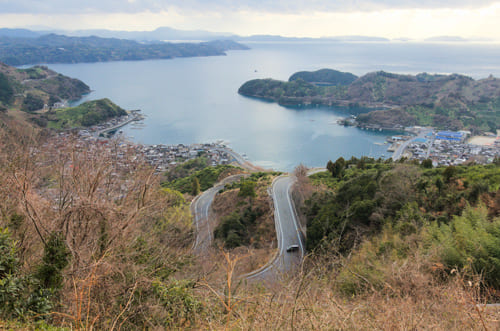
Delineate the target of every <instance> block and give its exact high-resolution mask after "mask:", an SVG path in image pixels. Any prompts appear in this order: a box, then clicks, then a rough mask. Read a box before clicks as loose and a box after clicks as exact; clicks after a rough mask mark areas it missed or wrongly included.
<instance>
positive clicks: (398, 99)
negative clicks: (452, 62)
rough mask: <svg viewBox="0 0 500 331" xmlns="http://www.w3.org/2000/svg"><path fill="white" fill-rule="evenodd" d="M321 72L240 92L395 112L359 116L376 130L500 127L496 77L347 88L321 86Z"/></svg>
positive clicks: (258, 83)
mask: <svg viewBox="0 0 500 331" xmlns="http://www.w3.org/2000/svg"><path fill="white" fill-rule="evenodd" d="M320 72H322V71H318V72H311V73H307V72H301V73H297V74H295V75H292V77H294V80H292V81H290V82H282V81H276V80H272V79H257V80H252V81H249V82H246V83H244V84H243V85H242V86H241V87H240V89H239V90H238V92H239V93H240V94H243V95H246V96H251V97H257V98H263V99H267V100H273V101H276V102H278V103H280V104H281V105H310V104H314V105H327V106H333V105H337V106H345V107H368V108H384V107H386V108H389V109H387V110H376V111H372V112H369V113H367V114H362V115H360V116H359V118H358V122H359V123H360V124H362V125H365V126H371V127H381V128H392V127H394V126H395V125H402V126H405V125H415V124H419V125H432V126H435V127H438V128H446V129H457V130H458V129H470V130H472V131H477V132H483V131H493V132H495V131H496V129H498V128H499V127H500V80H499V79H497V78H494V77H491V76H490V77H488V78H486V79H481V80H474V79H472V78H470V77H467V76H463V75H457V74H453V75H430V74H427V73H422V74H418V75H416V76H413V75H399V74H393V73H387V72H383V71H379V72H373V73H369V74H366V75H364V76H362V77H359V78H357V79H356V80H354V81H352V82H350V83H348V84H346V85H341V84H340V82H338V81H337V82H338V84H336V85H332V86H320V85H318V84H313V83H312V82H313V81H314V80H315V79H319V78H320V77H321V76H322V75H320V74H319V73H320ZM318 76H319V77H318ZM301 77H302V78H306V79H307V80H308V81H309V82H308V81H306V80H304V79H301ZM332 84H334V83H332ZM401 112H404V116H400V115H401Z"/></svg>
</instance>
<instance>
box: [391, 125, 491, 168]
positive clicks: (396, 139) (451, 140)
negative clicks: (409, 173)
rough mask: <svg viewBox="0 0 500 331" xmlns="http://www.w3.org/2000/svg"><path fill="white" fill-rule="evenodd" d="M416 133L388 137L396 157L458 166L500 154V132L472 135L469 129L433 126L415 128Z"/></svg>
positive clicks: (410, 129) (482, 160)
mask: <svg viewBox="0 0 500 331" xmlns="http://www.w3.org/2000/svg"><path fill="white" fill-rule="evenodd" d="M406 131H408V132H410V133H412V134H414V136H413V135H412V136H408V135H396V136H392V137H390V138H388V142H390V143H392V145H391V146H390V147H389V149H388V151H391V152H394V155H393V159H394V160H398V159H400V158H406V159H409V160H419V161H422V160H425V159H431V160H432V163H433V165H434V166H448V165H458V164H462V163H466V162H475V163H480V164H486V163H491V162H493V161H494V159H495V158H498V157H500V138H499V137H498V136H497V135H493V134H490V135H487V136H480V137H472V138H471V137H470V132H469V131H458V132H454V131H436V130H434V129H433V128H422V127H412V128H408V129H406Z"/></svg>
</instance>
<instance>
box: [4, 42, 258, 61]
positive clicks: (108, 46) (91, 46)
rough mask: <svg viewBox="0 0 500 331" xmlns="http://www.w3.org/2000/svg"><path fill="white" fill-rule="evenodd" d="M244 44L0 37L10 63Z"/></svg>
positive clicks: (215, 50) (195, 52)
mask: <svg viewBox="0 0 500 331" xmlns="http://www.w3.org/2000/svg"><path fill="white" fill-rule="evenodd" d="M245 49H248V47H247V46H244V45H242V44H239V43H237V42H235V41H232V40H215V41H209V42H200V43H170V42H155V43H139V42H136V41H133V40H126V39H116V38H100V37H95V36H91V37H68V36H64V35H57V34H48V35H43V36H40V37H36V38H27V37H7V36H0V61H1V62H4V63H6V64H9V65H13V66H20V65H25V64H40V63H81V62H108V61H137V60H151V59H172V58H177V57H195V56H216V55H226V53H225V51H228V50H245Z"/></svg>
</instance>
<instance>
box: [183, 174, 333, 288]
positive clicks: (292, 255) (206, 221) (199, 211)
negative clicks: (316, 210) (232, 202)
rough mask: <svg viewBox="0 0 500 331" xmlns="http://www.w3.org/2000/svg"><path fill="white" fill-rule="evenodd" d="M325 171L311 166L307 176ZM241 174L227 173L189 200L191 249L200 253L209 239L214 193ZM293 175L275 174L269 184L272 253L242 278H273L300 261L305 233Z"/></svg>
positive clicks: (285, 273) (291, 269)
mask: <svg viewBox="0 0 500 331" xmlns="http://www.w3.org/2000/svg"><path fill="white" fill-rule="evenodd" d="M320 171H325V169H323V168H317V169H312V170H310V171H309V172H308V176H310V175H312V174H314V173H317V172H320ZM242 176H245V175H242V174H239V175H234V176H230V177H228V178H226V179H224V180H223V181H221V182H219V183H217V184H216V185H215V186H214V187H212V188H211V189H208V190H206V191H205V192H203V193H202V194H200V195H199V196H198V197H197V198H196V199H195V200H193V202H192V204H191V211H192V213H193V215H194V224H195V226H196V242H195V244H194V250H195V252H196V253H197V254H199V255H203V254H204V252H207V251H208V248H209V246H210V245H211V243H212V240H213V238H212V236H213V225H212V224H211V223H212V221H213V218H214V217H212V216H213V215H211V205H212V202H213V200H214V197H215V195H216V194H217V192H219V190H221V189H222V188H223V187H224V185H226V184H228V183H231V182H234V181H237V180H239V179H240V178H241V177H242ZM295 181H296V178H295V176H291V175H287V176H280V177H277V178H275V180H274V181H273V184H272V186H271V188H270V194H271V196H272V199H273V204H274V222H275V227H276V235H277V242H278V249H277V251H276V254H275V255H274V257H273V258H272V259H271V260H270V261H269V262H268V263H267V264H266V265H265V266H263V267H262V268H260V269H258V270H256V271H254V272H251V273H248V274H246V275H243V276H242V277H243V278H247V279H251V280H258V281H259V280H260V281H275V280H280V279H282V277H283V276H286V275H291V274H293V273H292V271H293V270H294V269H296V268H297V267H298V266H299V265H300V263H301V262H302V260H303V258H304V254H305V237H304V234H303V232H302V231H301V230H300V226H299V223H298V216H297V212H296V210H295V206H294V203H293V201H292V197H291V191H292V187H293V184H294V183H295ZM294 245H296V246H297V248H298V249H295V250H292V251H287V248H289V247H291V246H294Z"/></svg>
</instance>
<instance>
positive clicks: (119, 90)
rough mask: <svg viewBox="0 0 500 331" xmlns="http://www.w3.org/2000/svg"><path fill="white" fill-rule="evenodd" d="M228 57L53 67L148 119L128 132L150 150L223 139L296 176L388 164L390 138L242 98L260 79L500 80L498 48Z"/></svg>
mask: <svg viewBox="0 0 500 331" xmlns="http://www.w3.org/2000/svg"><path fill="white" fill-rule="evenodd" d="M248 45H249V46H250V47H251V48H252V49H251V50H248V51H230V52H228V55H227V56H218V57H198V58H178V59H173V60H151V61H135V62H125V61H124V62H107V63H81V64H58V65H50V68H51V69H53V70H56V71H58V72H61V73H63V74H65V75H68V76H71V77H75V78H78V79H81V80H83V81H84V82H85V83H87V84H88V85H89V86H90V87H91V89H92V90H93V92H92V93H91V94H89V95H88V96H86V97H85V98H84V100H91V99H98V98H104V97H107V98H110V99H111V100H113V101H114V102H115V103H117V104H118V105H120V106H121V107H123V108H125V109H141V110H142V112H143V114H144V115H146V116H147V117H146V119H145V121H144V124H145V125H144V127H143V128H141V129H137V128H134V127H133V126H130V125H129V126H127V127H125V128H124V129H123V131H124V133H125V134H126V135H128V136H129V137H131V139H132V140H134V141H137V142H140V143H146V144H179V143H184V144H191V143H204V142H213V141H217V140H223V141H225V142H227V143H228V145H229V146H230V147H232V148H233V149H234V150H235V151H237V152H239V153H245V154H247V156H248V158H249V159H250V160H251V161H252V162H253V163H255V164H257V165H260V166H263V167H266V168H273V169H277V170H292V169H293V168H294V167H295V166H296V165H298V164H300V163H303V164H306V165H308V166H325V164H326V162H327V161H328V160H330V159H331V160H335V159H337V158H338V157H340V156H343V157H344V158H350V157H351V156H353V155H354V156H357V157H359V156H363V155H366V156H372V157H380V156H383V157H389V156H390V154H389V153H388V152H386V149H387V146H386V145H381V143H383V142H384V141H385V137H386V136H387V135H388V134H390V133H384V132H369V131H363V130H360V129H357V128H350V127H343V126H339V125H337V124H336V121H337V119H339V118H341V117H345V116H348V115H349V113H347V112H346V110H343V109H334V108H326V107H317V108H314V107H313V108H306V109H291V108H284V107H281V106H279V105H277V104H275V103H268V102H263V101H260V100H256V99H252V98H246V97H243V96H241V95H238V93H237V91H238V88H239V87H240V86H241V84H243V83H244V82H245V81H247V80H250V79H254V78H275V79H282V80H286V79H288V77H289V76H290V75H291V74H293V73H294V72H296V71H301V70H317V69H321V68H332V69H337V70H341V71H349V72H352V73H354V74H356V75H363V74H365V73H367V72H371V71H376V70H384V71H390V72H397V73H410V74H416V73H419V72H429V73H461V74H466V75H470V76H472V77H473V78H476V79H479V78H486V77H487V76H488V75H490V74H493V75H494V76H497V77H499V76H500V61H498V59H500V45H488V44H476V45H473V44H417V43H394V42H390V43H389V42H388V43H300V44H297V43H274V44H264V43H261V44H259V43H249V44H248Z"/></svg>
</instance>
